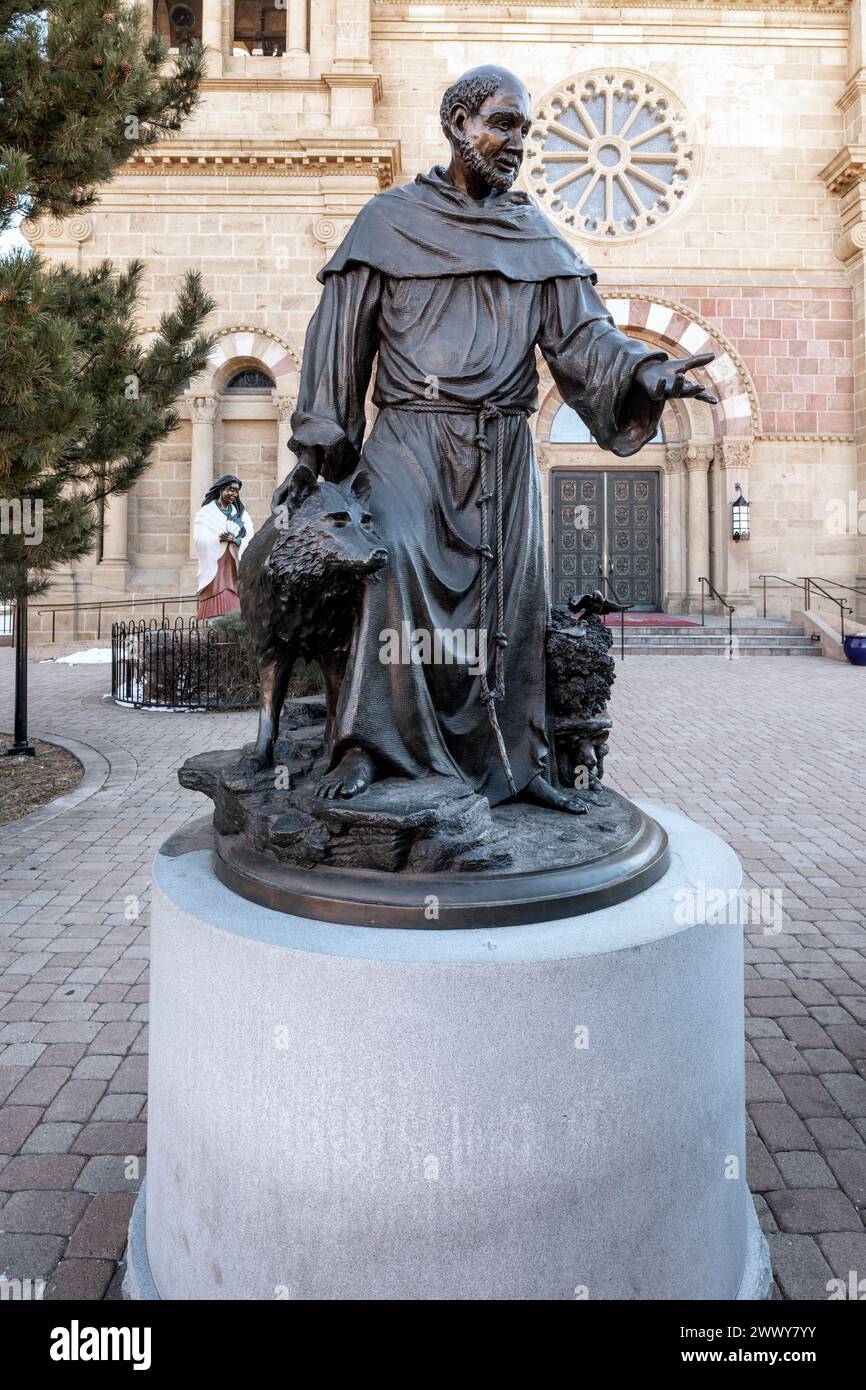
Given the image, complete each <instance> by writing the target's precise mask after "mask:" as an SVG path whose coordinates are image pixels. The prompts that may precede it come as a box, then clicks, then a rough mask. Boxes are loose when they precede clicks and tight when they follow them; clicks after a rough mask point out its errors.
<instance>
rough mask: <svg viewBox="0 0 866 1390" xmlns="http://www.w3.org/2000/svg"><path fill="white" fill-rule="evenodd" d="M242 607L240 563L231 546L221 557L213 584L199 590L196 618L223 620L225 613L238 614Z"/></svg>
mask: <svg viewBox="0 0 866 1390" xmlns="http://www.w3.org/2000/svg"><path fill="white" fill-rule="evenodd" d="M240 606H241V603H240V599H239V598H238V562H237V560H236V559H235V556H234V547H233V546H229V548H228V550H227V551H226V553H225V555H221V556H220V559H219V564H218V565H217V572H216V574H215V575H214V577H213V579H212V580H211V582H210V583H209V584H206V585H205V587H204V588H203V589H200V590H199V595H198V608H197V610H196V617H197V618H198V619H199V620H202V619H205V618H221V617H222V616H223V614H224V613H234V612H236V610H237V609H238V608H240Z"/></svg>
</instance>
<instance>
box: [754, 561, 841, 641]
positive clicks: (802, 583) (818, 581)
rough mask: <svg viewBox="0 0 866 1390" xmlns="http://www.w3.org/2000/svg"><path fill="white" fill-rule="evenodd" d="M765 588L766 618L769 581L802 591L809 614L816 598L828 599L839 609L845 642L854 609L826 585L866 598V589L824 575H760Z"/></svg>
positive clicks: (804, 607)
mask: <svg viewBox="0 0 866 1390" xmlns="http://www.w3.org/2000/svg"><path fill="white" fill-rule="evenodd" d="M758 578H759V579H760V580H761V582H762V584H763V588H764V605H763V612H764V617H765V618H766V616H767V580H768V579H775V580H776V582H777V585H780V584H785V585H787V586H788V588H791V589H802V591H803V610H804V612H809V610H810V609H811V608H812V607H813V606H814V604H815V601H816V596H817V597H820V598H824V599H827V600H828V601H829V602H830V603H832V604H834V605H835V606H836V607H837V608H838V609H839V635H840V637H841V638H842V641H843V642H844V640H845V618H846V617H848V618H851V617H853V616H854V609H853V608H852V607H851V605H850V603H849V602H848V600H847V599H845V598H843V597H841V596H840V595H839V594H831V593H828V591H827V589H826V588H825V585H827V584H829V585H830V586H831V587H832V588H834V589H844V590H845V592H846V593H848V594H858V595H859V596H860V597H861V598H866V589H858V588H857V587H856V585H854V584H842V583H840V581H839V580H838V579H826V578H825V577H824V576H823V575H820V574H819V575H815V574H807V575H802V576H800V578H798V579H788V578H786V576H785V575H783V574H759V575H758Z"/></svg>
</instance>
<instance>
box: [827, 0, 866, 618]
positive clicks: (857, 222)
mask: <svg viewBox="0 0 866 1390" xmlns="http://www.w3.org/2000/svg"><path fill="white" fill-rule="evenodd" d="M848 35H849V37H848V82H847V84H846V86H845V90H844V91H843V93H842V95H841V97H840V98H839V101H838V103H837V105H838V107H839V109H840V111H841V112H842V118H843V121H844V135H843V139H844V142H845V143H844V144H843V145H842V147H841V149H839V150H838V152H837V153H836V154H835V155H834V156H833V158H832V159H831V160H830V162H829V164H827V165H826V166H825V167H824V168H823V169H822V170H821V172H820V178H821V179H822V180H823V182H824V184H825V185H826V187H827V190H828V191H829V192H830V193H832V194H835V195H836V196H837V197H838V199H839V215H840V230H841V236H840V238H839V240H838V241H837V243H836V255H837V256H838V258H839V260H840V261H842V262H844V265H845V269H846V271H847V273H848V278H849V280H850V282H851V288H852V291H853V301H854V322H853V338H854V431H855V440H856V443H855V449H856V480H857V481H856V492H857V502H858V507H859V506H862V505H863V500H864V498H866V0H852V3H851V6H850V9H849V16H848ZM858 515H859V512H858ZM856 545H857V551H856V554H855V555H854V557H853V565H852V569H851V571H849V576H850V577H849V579H848V582H849V583H851V584H856V585H858V586H859V587H866V535H861V534H859V527H858V535H857V537H856ZM856 616H857V618H858V619H859V620H860V621H866V598H858V599H857V600H856Z"/></svg>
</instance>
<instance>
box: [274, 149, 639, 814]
mask: <svg viewBox="0 0 866 1390" xmlns="http://www.w3.org/2000/svg"><path fill="white" fill-rule="evenodd" d="M319 279H320V280H321V281H322V283H323V286H324V288H323V292H322V297H321V301H320V303H319V307H318V309H317V311H316V313H315V315H314V317H313V319H312V320H311V322H310V325H309V329H308V332H307V340H306V347H305V351H304V360H303V368H302V372H301V383H300V392H299V397H298V405H297V410H296V412H295V414H294V416H293V419H292V439H291V441H290V448H292V449H295V450H298V449H299V448H301V447H302V446H303V447H308V448H312V447H316V448H317V450H318V458H319V466H320V469H321V471H322V472H323V473H324V475H325V476H326V477H328V478H330V479H331V480H334V481H342V480H343V479H346V478H347V477H349V476H350V475H351V474H352V473H353V472H354V471H356V470H358V469H359V468H363V469H364V470H366V472H367V474H368V475H369V477H370V479H371V482H372V488H371V493H370V498H369V503H368V506H369V510H370V512H371V513H372V515H373V518H374V521H375V524H376V529H377V531H378V533H379V535H380V536H381V538H382V541H383V543H384V545H385V546H386V547H387V550H388V564H387V567H386V568H385V570H384V571H383V572H382V574H381V575H380V576H378V577H376V578H374V579H371V580H368V581H367V582H366V585H365V589H364V595H363V603H362V611H361V617H360V622H359V625H358V628H357V631H356V634H355V640H354V644H353V647H352V649H351V652H350V655H349V658H348V664H347V668H346V674H345V679H344V681H343V685H342V689H341V694H340V699H339V704H338V710H337V719H336V725H335V730H334V744H333V750H332V758H331V765H332V766H333V765H335V764H336V762H337V761H338V760H339V758H340V756H341V755H342V754H343V753H344V752H345V751H346V749H347V748H349V747H352V746H353V745H357V746H360V747H363V748H365V749H367V750H369V751H370V752H372V753H373V754H374V755H375V756H376V758H377V759H378V760H379V762H380V765H381V767H382V771H383V773H384V774H386V775H395V774H396V775H403V776H406V777H421V776H423V775H425V774H428V773H430V772H434V773H441V774H443V775H446V776H448V775H451V776H458V777H461V778H462V779H463V780H465V781H466V782H468V783H469V784H471V786H472V787H473V788H474V789H475V790H476V791H478V792H480V793H483V794H484V795H486V796H487V797H488V798H489V800H490V802H491V804H492V805H495V804H496V803H498V802H500V801H502V800H504V799H506V798H507V797H508V796H509V795H510V794H512V792H513V791H517V792H519V791H521V790H522V789H523V788H524V787H526V785H527V784H528V783H529V782H530V781H531V780H532V778H533V777H535V776H536V775H537V774H538V773H543V774H545V775H547V776H548V777H549V778H550V779H551V780H555V771H554V768H553V766H552V764H553V761H554V760H553V759H552V758H550V750H549V745H548V740H547V737H546V713H545V628H546V625H547V619H548V588H547V565H546V555H545V542H544V533H543V529H542V509H541V487H540V478H539V472H538V465H537V463H536V459H535V454H534V451H533V446H532V438H531V434H530V430H529V426H528V416H529V414H530V413H531V412H533V411H534V410H535V409H536V408H537V400H536V394H537V388H538V373H537V370H536V350H537V349H538V350H540V352H541V353H542V355H543V357H544V358H545V360H546V362H547V363H548V365H549V367H550V370H551V372H552V374H553V378H554V380H555V382H556V384H557V386H558V387H559V390H560V392H561V394H562V396H563V399H564V400H566V401H567V402H568V403H569V405H571V406H572V407H573V408H574V409H575V410H576V411H577V413H578V414H579V415H580V416H581V418H582V419H583V420H584V421H585V422H586V424H587V425H588V426H589V429H590V430H591V432H592V434H593V436H594V437H595V439H596V440H597V442H598V443H599V444H600V445H601V447H602V448H604V449H609V450H611V451H612V452H613V453H615V454H618V455H621V456H625V455H629V454H633V453H635V452H636V451H637V450H638V449H640V448H641V446H642V445H643V444H645V443H646V442H647V441H648V440H650V439H651V438H652V437H653V435H654V433H655V431H656V428H657V425H658V421H659V417H660V415H661V411H662V405H663V403H662V402H658V401H654V400H652V399H651V398H650V397H649V396H648V395H647V393H646V392H645V391H644V390H643V389H642V387H641V386H640V385H639V383H637V382H636V381H635V371H636V369H637V368H638V367H639V366H640V364H641V363H642V362H645V361H646V360H647V359H649V358H660V359H665V357H666V354H665V353H664V352H655V351H652V350H650V349H648V348H647V347H646V346H645V345H644V344H642V343H639V342H636V341H634V340H633V339H630V338H628V337H626V336H625V335H624V334H622V333H620V332H619V330H618V329H617V328H616V326H615V325H614V323H613V320H612V319H611V317H610V315H609V314H608V312H607V310H606V308H605V306H604V304H603V302H602V301H601V299H600V298H599V296H598V294H597V292H596V290H595V288H594V286H595V281H596V277H595V274H594V272H593V271H592V270H591V269H590V267H589V266H587V265H586V264H585V262H584V261H583V260H582V259H581V258H580V256H579V255H578V254H577V253H576V252H575V251H574V249H573V248H572V247H571V246H570V245H569V244H568V242H566V241H565V239H564V238H563V237H561V236H560V235H559V233H558V232H557V231H556V229H555V228H554V227H553V225H552V224H551V223H550V222H549V221H548V220H547V218H546V217H545V216H544V215H543V213H542V212H541V211H540V209H539V208H538V207H537V205H536V204H535V203H534V202H533V201H532V200H531V199H530V198H529V197H528V195H527V194H525V193H519V192H509V193H500V194H495V195H491V196H490V197H489V198H488V199H487V200H486V201H485V202H483V203H477V202H475V201H474V200H473V199H472V198H470V197H469V196H468V195H467V194H465V193H463V192H462V191H461V190H459V189H457V188H456V187H455V186H454V185H453V184H452V183H451V182H450V180H448V178H447V177H446V175H445V173H444V171H443V170H442V169H434V170H433V171H432V172H431V173H430V174H429V175H419V176H418V178H417V179H416V180H415V182H414V184H410V185H407V186H405V187H400V188H397V189H392V190H389V191H388V192H385V193H382V194H380V195H379V196H378V197H376V198H374V199H372V200H371V202H370V203H368V204H367V205H366V206H365V208H364V209H363V210H362V211H361V213H360V214H359V215H358V217H357V219H356V221H355V223H354V224H353V226H352V227H351V228H350V230H349V232H348V234H347V236H346V238H345V240H344V241H343V243H342V245H341V246H340V248H339V250H338V251H337V253H336V255H335V256H334V257H333V258H332V259H331V261H330V262H329V263H328V264H327V265H326V266H325V267H324V268H323V269H322V270H321V271H320V273H319ZM377 355H378V360H377ZM374 361H375V362H376V378H375V386H374V391H373V401H374V403H375V405H376V406H377V407H378V414H377V416H376V420H375V424H374V426H373V428H372V430H371V431H370V434H369V437H368V438H367V440H366V441H365V442H364V440H363V436H364V427H365V416H364V402H365V396H366V393H367V389H368V386H369V382H370V376H371V372H372V369H373V364H374ZM485 403H487V405H488V407H494V406H495V407H499V408H500V409H502V410H504V411H506V412H507V413H504V414H500V415H497V414H496V413H495V412H494V411H493V410H492V409H488V411H487V413H486V414H485V415H484V416H483V417H479V414H478V412H479V411H480V410H481V407H482V406H483V405H484V404H485ZM479 428H480V430H481V431H482V433H483V437H484V438H485V440H486V442H487V444H488V450H487V452H486V454H484V455H483V457H482V454H481V452H480V450H479V447H478V442H477V435H478V433H479ZM497 443H498V444H499V450H498V456H499V463H500V465H501V486H500V488H499V489H497V488H496V471H497V470H496V463H497ZM362 445H363V447H362ZM482 467H483V469H484V472H485V475H486V484H485V485H486V495H487V497H488V498H489V500H488V501H487V502H483V503H482V505H481V506H479V502H480V501H481V495H482V485H481V472H482ZM482 510H483V511H484V513H485V520H486V546H485V550H486V551H487V552H488V553H486V554H483V553H480V549H479V548H480V547H481V545H482V536H481V525H482V517H481V512H482ZM497 515H498V518H499V521H500V524H501V537H502V545H501V562H502V596H503V604H502V607H503V611H502V612H501V613H500V612H499V611H498V603H497V592H498V591H497V565H498V562H499V559H500V557H499V556H498V555H497V554H496V544H495V542H496V533H497V527H496V520H497ZM483 566H486V581H487V582H486V602H485V603H482V594H481V570H482V567H483ZM404 623H407V624H408V625H409V629H408V630H409V631H411V632H422V633H427V634H431V635H432V637H433V638H434V639H435V635H436V634H437V633H439V634H443V633H444V634H445V637H444V638H443V639H442V640H441V641H440V643H439V648H438V651H439V655H440V657H443V656H444V655H445V654H446V653H447V652H448V650H449V643H451V644H452V646H453V638H451V637H449V636H448V634H454V633H455V631H456V632H457V633H459V634H460V633H470V634H477V633H478V632H479V625H481V627H480V631H481V635H482V636H484V635H485V634H486V657H487V671H486V675H487V680H486V683H485V682H482V676H481V669H482V668H481V665H480V663H478V662H477V661H476V662H474V663H473V662H471V660H470V659H469V657H471V655H472V653H473V651H474V647H473V643H472V642H471V640H470V641H469V642H468V644H467V653H468V656H467V660H466V661H465V662H463V663H460V662H449V661H448V660H447V657H446V659H440V660H439V661H438V662H434V661H422V662H419V663H417V664H416V663H415V662H413V661H412V660H409V661H397V662H394V661H393V660H387V659H385V660H383V659H382V658H383V655H384V656H386V657H387V656H388V655H389V653H390V654H393V650H394V648H393V642H392V641H390V639H389V637H388V634H389V632H396V633H398V634H405V632H406V629H404V628H403V627H402V625H403V624H404ZM497 632H498V633H500V634H504V638H505V640H507V646H504V645H503V646H501V654H500V664H499V667H498V668H497V666H496V653H497V644H496V634H497ZM401 645H402V646H405V644H403V643H401ZM478 645H479V649H481V648H480V642H479V644H478ZM416 650H418V651H421V648H417V649H416ZM434 650H435V649H434ZM402 654H403V656H405V655H406V652H405V650H404V651H403V653H402ZM457 655H458V656H459V655H460V651H459V648H458V651H457ZM497 677H498V685H497ZM485 688H486V689H487V690H489V691H491V692H494V693H498V694H499V697H500V698H498V699H496V700H495V702H494V708H495V711H496V715H497V717H498V725H499V730H500V732H501V741H500V739H498V738H497V737H496V730H495V728H494V724H493V722H492V721H491V719H490V716H489V710H488V702H487V698H486V695H485ZM503 744H504V752H505V757H503V748H502V745H503ZM509 768H510V777H509V775H508V773H509Z"/></svg>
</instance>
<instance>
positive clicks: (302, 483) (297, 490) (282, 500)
mask: <svg viewBox="0 0 866 1390" xmlns="http://www.w3.org/2000/svg"><path fill="white" fill-rule="evenodd" d="M318 486H319V480H318V478H317V477H316V475H315V473H314V472H313V470H312V468H310V467H309V465H308V464H306V463H298V464H296V465H295V467H294V468H293V469H292V471H291V473H290V474H289V475H288V477H287V478H284V479H283V481H282V482H281V483H280V485H279V487H278V488H277V490H276V492H275V493H274V495H273V497H272V498H271V511H272V512H278V511H280V510H281V509H282V508H283V507H288V509H289V511H290V512H293V511H294V510H295V508H296V507H299V506H300V505H301V503H302V502H303V501H304V500H305V499H306V498H307V497H309V495H310V493H311V492H315V490H316V488H317V487H318Z"/></svg>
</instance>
